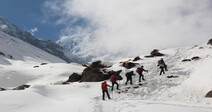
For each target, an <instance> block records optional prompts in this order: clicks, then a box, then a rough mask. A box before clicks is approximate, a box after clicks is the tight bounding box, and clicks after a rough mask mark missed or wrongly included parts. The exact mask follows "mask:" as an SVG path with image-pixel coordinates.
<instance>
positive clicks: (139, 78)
mask: <svg viewBox="0 0 212 112" xmlns="http://www.w3.org/2000/svg"><path fill="white" fill-rule="evenodd" d="M139 82H141V75H140V74H139Z"/></svg>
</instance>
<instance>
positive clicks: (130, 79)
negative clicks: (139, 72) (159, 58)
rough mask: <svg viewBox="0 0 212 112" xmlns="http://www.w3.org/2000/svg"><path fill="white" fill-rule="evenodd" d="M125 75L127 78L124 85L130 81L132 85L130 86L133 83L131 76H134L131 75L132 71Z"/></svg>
mask: <svg viewBox="0 0 212 112" xmlns="http://www.w3.org/2000/svg"><path fill="white" fill-rule="evenodd" d="M125 75H126V77H127V81H126V83H125V85H127V82H128V81H130V84H131V85H132V84H133V83H132V76H133V75H135V74H134V73H133V71H131V72H127V73H126V74H125Z"/></svg>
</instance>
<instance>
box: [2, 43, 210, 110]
mask: <svg viewBox="0 0 212 112" xmlns="http://www.w3.org/2000/svg"><path fill="white" fill-rule="evenodd" d="M12 42H13V41H12ZM211 49H212V46H209V45H199V46H192V47H185V48H175V49H165V50H160V52H161V53H163V54H165V56H163V58H164V60H165V62H166V64H167V65H168V71H167V72H166V74H164V75H158V72H159V69H158V67H157V61H158V60H159V59H160V58H161V57H153V58H145V55H140V57H141V58H142V59H141V60H138V61H136V63H138V64H139V65H138V66H141V65H143V66H144V68H145V69H147V70H149V73H144V76H145V79H146V81H145V82H143V85H142V86H139V87H138V88H133V86H135V85H136V83H137V81H138V75H137V74H136V76H135V77H133V83H134V85H132V86H128V87H130V89H128V91H126V92H123V93H120V94H119V93H118V92H116V91H115V92H111V91H109V94H110V95H111V97H112V99H111V100H108V99H107V98H106V101H103V100H102V91H101V82H80V83H79V82H74V83H70V84H68V85H61V81H65V80H67V79H68V76H69V75H70V74H72V73H74V72H76V73H79V74H81V73H82V71H83V69H84V68H85V67H83V66H81V65H78V64H73V63H71V64H67V63H48V64H47V65H39V67H37V68H33V66H34V65H38V63H37V64H36V63H31V62H32V61H33V60H34V58H27V60H24V61H18V60H16V61H11V60H10V59H9V60H10V61H9V62H10V63H11V64H9V65H8V64H7V65H5V64H0V87H3V88H7V89H10V88H13V87H16V86H18V85H19V84H24V83H25V84H29V85H31V87H30V88H28V89H25V90H23V91H16V90H7V91H1V92H0V99H1V102H0V111H1V112H29V111H30V112H43V111H49V112H58V111H71V112H140V111H144V112H155V111H159V112H170V111H171V112H212V99H210V98H205V95H206V94H207V92H209V91H211V90H212V86H211V85H212V81H211V80H212V75H211V66H212V50H211ZM5 54H10V53H6V52H5ZM1 57H4V56H1ZM35 57H36V56H35ZM194 57H199V58H194ZM192 58H193V60H192ZM184 59H188V60H189V59H190V61H185V62H183V60H184ZM7 60H8V59H7ZM38 60H39V59H38ZM127 60H129V58H126V59H122V60H116V61H112V62H110V64H111V65H112V67H110V68H108V70H115V71H116V70H122V72H121V74H120V75H121V76H122V77H123V78H124V79H123V80H121V81H119V84H120V89H121V90H124V89H126V86H125V81H126V79H125V73H126V72H129V71H135V70H136V68H137V67H138V66H136V67H133V68H131V69H125V68H124V67H123V66H122V64H121V63H120V62H123V61H127ZM104 63H105V62H104ZM167 76H174V77H173V78H167ZM107 82H108V84H111V83H110V81H109V80H108V81H107Z"/></svg>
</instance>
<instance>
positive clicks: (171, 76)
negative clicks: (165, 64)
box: [167, 75, 179, 78]
mask: <svg viewBox="0 0 212 112" xmlns="http://www.w3.org/2000/svg"><path fill="white" fill-rule="evenodd" d="M167 78H179V77H178V76H173V75H170V76H167Z"/></svg>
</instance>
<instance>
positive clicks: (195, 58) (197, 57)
mask: <svg viewBox="0 0 212 112" xmlns="http://www.w3.org/2000/svg"><path fill="white" fill-rule="evenodd" d="M191 59H192V60H199V59H200V57H199V56H195V57H193V58H191Z"/></svg>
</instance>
